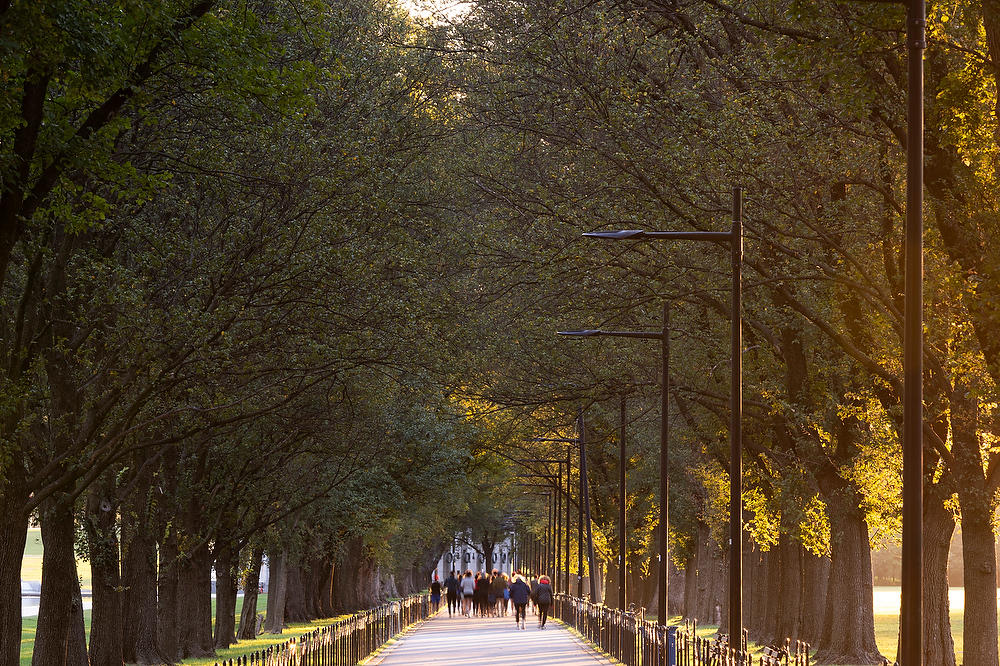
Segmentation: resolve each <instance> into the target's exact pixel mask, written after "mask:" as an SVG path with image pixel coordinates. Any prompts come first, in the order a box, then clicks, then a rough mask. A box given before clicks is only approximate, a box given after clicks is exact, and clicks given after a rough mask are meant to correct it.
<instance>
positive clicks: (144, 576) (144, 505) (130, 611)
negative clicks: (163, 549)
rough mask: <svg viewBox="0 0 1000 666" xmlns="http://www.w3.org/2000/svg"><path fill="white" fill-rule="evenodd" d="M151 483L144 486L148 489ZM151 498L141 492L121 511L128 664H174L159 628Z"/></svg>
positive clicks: (124, 639)
mask: <svg viewBox="0 0 1000 666" xmlns="http://www.w3.org/2000/svg"><path fill="white" fill-rule="evenodd" d="M148 486H149V482H145V483H140V484H139V487H140V488H147V487H148ZM148 507H149V497H148V496H147V491H144V490H139V491H137V492H135V493H133V494H132V495H131V497H129V498H126V501H125V502H124V503H123V505H122V510H121V524H122V583H123V586H124V595H123V596H124V598H123V602H124V614H123V615H124V622H123V627H122V653H123V657H124V659H125V661H126V662H128V663H137V664H162V663H164V662H167V663H172V662H173V659H168V658H167V656H166V655H165V654H164V653H163V651H162V650H160V644H159V640H158V638H157V626H156V624H157V623H156V541H155V540H154V539H153V537H152V535H151V534H150V531H149V530H150V529H151V528H150V518H151V516H150V515H149V510H148Z"/></svg>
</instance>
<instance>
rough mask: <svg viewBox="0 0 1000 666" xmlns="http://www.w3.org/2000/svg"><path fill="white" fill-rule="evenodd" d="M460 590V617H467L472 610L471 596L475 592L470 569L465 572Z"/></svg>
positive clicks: (474, 582) (474, 583)
mask: <svg viewBox="0 0 1000 666" xmlns="http://www.w3.org/2000/svg"><path fill="white" fill-rule="evenodd" d="M460 589H461V592H462V615H464V616H465V617H469V612H470V611H471V610H472V595H473V594H475V592H476V581H474V580H472V569H468V570H466V572H465V576H464V577H463V578H462V586H461V588H460Z"/></svg>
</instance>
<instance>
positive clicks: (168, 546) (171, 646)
mask: <svg viewBox="0 0 1000 666" xmlns="http://www.w3.org/2000/svg"><path fill="white" fill-rule="evenodd" d="M177 559H178V549H177V534H176V532H175V531H174V529H173V528H172V527H171V528H170V530H169V532H168V533H167V534H166V535H165V536H164V537H163V538H162V540H161V542H160V568H159V573H158V576H157V579H156V628H157V636H158V637H159V643H160V648H161V649H162V650H163V653H164V654H165V655H167V657H168V660H169V661H171V662H173V661H174V660H176V659H177V656H178V644H179V643H178V637H177Z"/></svg>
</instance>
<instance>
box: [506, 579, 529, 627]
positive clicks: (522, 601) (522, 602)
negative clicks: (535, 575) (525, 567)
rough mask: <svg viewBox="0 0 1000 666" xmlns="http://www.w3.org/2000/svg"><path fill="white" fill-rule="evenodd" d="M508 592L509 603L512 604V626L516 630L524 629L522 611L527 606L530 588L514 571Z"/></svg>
mask: <svg viewBox="0 0 1000 666" xmlns="http://www.w3.org/2000/svg"><path fill="white" fill-rule="evenodd" d="M509 590H510V601H511V603H513V604H514V626H515V627H517V628H518V629H524V628H525V627H524V622H525V615H524V610H525V607H526V606H527V605H528V598H529V597H530V596H531V588H529V587H528V584H527V583H526V582H525V581H524V578H523V577H522V576H521V574H519V573H518V572H516V571H515V572H514V580H513V582H512V583H511V584H510V588H509Z"/></svg>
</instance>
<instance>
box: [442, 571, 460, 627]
mask: <svg viewBox="0 0 1000 666" xmlns="http://www.w3.org/2000/svg"><path fill="white" fill-rule="evenodd" d="M444 590H445V593H446V595H447V597H448V617H451V614H452V610H454V611H455V612H456V613H458V612H459V607H458V579H457V578H455V570H454V569H452V570H451V574H449V575H448V577H447V578H445V579H444Z"/></svg>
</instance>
